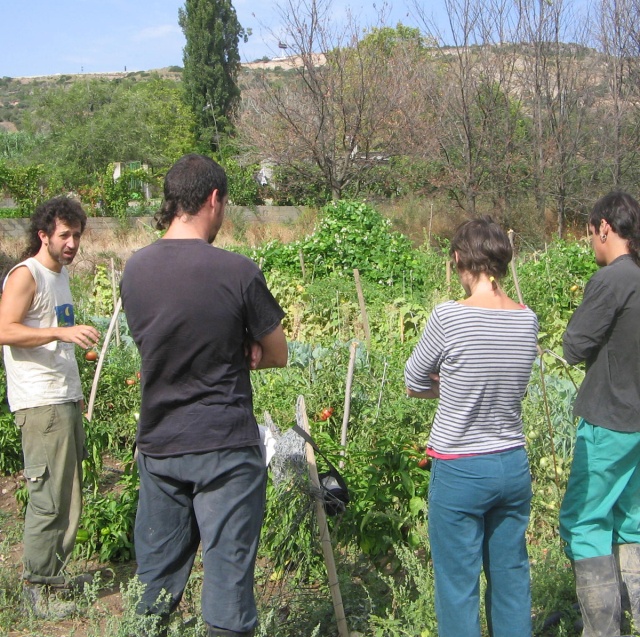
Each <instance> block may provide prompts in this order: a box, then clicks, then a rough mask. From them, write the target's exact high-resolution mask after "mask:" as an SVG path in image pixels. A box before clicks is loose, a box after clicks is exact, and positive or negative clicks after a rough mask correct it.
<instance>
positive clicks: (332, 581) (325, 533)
mask: <svg viewBox="0 0 640 637" xmlns="http://www.w3.org/2000/svg"><path fill="white" fill-rule="evenodd" d="M296 421H297V423H298V426H299V427H300V428H301V429H302V430H303V431H305V432H306V433H307V434H309V435H311V432H310V431H309V420H308V419H307V408H306V405H305V402H304V396H302V395H301V396H298V403H297V405H296ZM305 449H306V454H307V464H308V466H309V477H310V479H311V486H312V488H313V490H314V493H316V494H317V496H316V497H315V498H314V500H315V505H316V516H317V518H318V527H319V530H320V544H321V545H322V554H323V555H324V562H325V564H326V567H327V575H328V577H329V590H330V591H331V600H332V602H333V610H334V612H335V615H336V621H337V623H338V634H339V635H340V637H349V628H348V626H347V619H346V617H345V614H344V605H343V603H342V593H341V592H340V583H339V582H338V572H337V571H336V563H335V557H334V555H333V547H332V546H331V537H330V535H329V525H328V524H327V514H326V513H325V511H324V504H323V502H322V496H321V494H322V490H321V488H320V479H319V478H318V468H317V466H316V456H315V453H314V451H313V447H312V446H311V445H310V444H309V443H308V442H306V443H305Z"/></svg>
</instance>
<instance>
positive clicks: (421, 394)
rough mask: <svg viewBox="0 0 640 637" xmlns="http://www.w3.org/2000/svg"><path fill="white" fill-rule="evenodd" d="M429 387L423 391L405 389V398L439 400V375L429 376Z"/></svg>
mask: <svg viewBox="0 0 640 637" xmlns="http://www.w3.org/2000/svg"><path fill="white" fill-rule="evenodd" d="M429 378H430V379H431V387H430V389H427V390H425V391H415V390H413V389H411V388H409V387H407V396H409V397H410V398H440V374H429Z"/></svg>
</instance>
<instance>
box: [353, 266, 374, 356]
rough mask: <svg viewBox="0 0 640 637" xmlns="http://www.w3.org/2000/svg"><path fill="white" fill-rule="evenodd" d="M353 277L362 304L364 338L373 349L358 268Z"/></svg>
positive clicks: (368, 346)
mask: <svg viewBox="0 0 640 637" xmlns="http://www.w3.org/2000/svg"><path fill="white" fill-rule="evenodd" d="M353 278H354V280H355V282H356V291H357V293H358V303H359V304H360V314H362V327H363V328H364V338H365V340H366V341H367V349H368V350H370V349H371V331H370V330H369V316H368V315H367V305H366V303H365V302H364V294H363V293H362V284H361V283H360V272H359V270H358V268H354V269H353Z"/></svg>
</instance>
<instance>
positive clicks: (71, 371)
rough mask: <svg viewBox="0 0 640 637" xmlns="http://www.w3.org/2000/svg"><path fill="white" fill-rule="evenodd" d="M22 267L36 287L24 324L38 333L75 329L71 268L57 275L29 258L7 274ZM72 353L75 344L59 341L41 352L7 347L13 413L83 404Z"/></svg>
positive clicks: (64, 269)
mask: <svg viewBox="0 0 640 637" xmlns="http://www.w3.org/2000/svg"><path fill="white" fill-rule="evenodd" d="M19 267H27V268H28V269H29V272H31V275H32V276H33V279H34V281H35V282H36V291H35V294H34V297H33V303H32V304H31V307H30V308H29V311H28V312H27V315H26V317H25V319H24V321H23V323H24V324H25V325H28V326H29V327H38V328H47V327H63V326H71V325H75V317H74V314H73V302H72V299H71V290H70V288H69V273H68V272H67V269H66V268H65V267H63V268H62V271H61V272H53V271H52V270H49V269H48V268H45V267H44V266H43V265H42V264H41V263H40V262H39V261H37V260H36V259H33V258H30V259H27V260H26V261H23V262H22V263H19V264H18V265H16V266H15V267H14V268H12V270H11V271H10V272H9V274H11V272H13V271H14V270H15V269H16V268H19ZM7 276H9V275H7ZM5 282H6V279H5ZM74 348H75V345H74V344H73V343H63V342H61V341H52V342H51V343H47V344H46V345H41V346H39V347H14V346H9V345H5V346H4V348H3V350H4V366H5V369H6V372H7V398H8V400H9V407H10V409H11V411H16V410H18V409H27V408H30V407H41V406H43V405H54V404H60V403H66V402H71V401H77V400H81V399H82V386H81V384H80V373H79V372H78V363H77V362H76V357H75V349H74Z"/></svg>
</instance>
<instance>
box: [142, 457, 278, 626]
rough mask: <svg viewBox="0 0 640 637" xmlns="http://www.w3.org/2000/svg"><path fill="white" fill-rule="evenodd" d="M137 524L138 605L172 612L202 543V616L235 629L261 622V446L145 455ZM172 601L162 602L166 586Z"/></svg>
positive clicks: (144, 609)
mask: <svg viewBox="0 0 640 637" xmlns="http://www.w3.org/2000/svg"><path fill="white" fill-rule="evenodd" d="M138 470H139V472H140V502H139V504H138V513H137V516H136V526H135V549H136V559H137V562H138V571H137V574H138V577H139V578H140V580H141V582H142V583H143V584H145V585H146V590H145V593H144V595H143V598H142V602H141V605H140V607H139V608H138V612H140V613H149V612H151V613H158V614H168V613H169V612H171V611H173V610H174V609H175V608H176V607H177V605H178V603H179V602H180V599H181V597H182V594H183V592H184V589H185V586H186V584H187V580H188V579H189V574H190V572H191V567H192V566H193V561H194V558H195V555H196V551H197V550H198V545H199V543H200V542H202V559H203V563H204V582H203V586H202V615H203V617H204V620H205V621H206V623H207V624H209V625H210V626H216V627H218V628H223V629H227V630H231V631H235V632H239V633H242V632H245V631H250V630H252V629H253V628H254V626H255V625H256V623H257V611H256V604H255V599H254V594H253V576H254V568H255V560H256V553H257V549H258V540H259V537H260V529H261V527H262V519H263V516H264V502H265V488H266V468H265V466H264V461H263V459H262V453H261V451H260V448H259V447H243V448H241V449H225V450H221V451H212V452H209V453H203V454H189V455H184V456H178V457H172V458H151V457H149V456H145V455H144V454H142V453H141V454H139V456H138ZM163 590H164V591H167V592H168V593H169V594H170V596H171V600H170V601H169V602H168V603H164V604H162V603H161V604H157V603H156V602H157V600H158V598H159V597H160V595H161V592H162V591H163Z"/></svg>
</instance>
